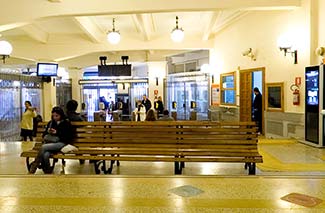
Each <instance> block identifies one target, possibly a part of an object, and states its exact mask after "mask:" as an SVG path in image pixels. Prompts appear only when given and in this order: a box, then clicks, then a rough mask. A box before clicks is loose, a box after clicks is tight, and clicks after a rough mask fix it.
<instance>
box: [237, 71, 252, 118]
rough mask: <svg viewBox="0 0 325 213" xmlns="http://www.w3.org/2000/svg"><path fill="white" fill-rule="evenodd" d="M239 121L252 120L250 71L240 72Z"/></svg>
mask: <svg viewBox="0 0 325 213" xmlns="http://www.w3.org/2000/svg"><path fill="white" fill-rule="evenodd" d="M239 85H240V121H251V120H252V72H240V82H239Z"/></svg>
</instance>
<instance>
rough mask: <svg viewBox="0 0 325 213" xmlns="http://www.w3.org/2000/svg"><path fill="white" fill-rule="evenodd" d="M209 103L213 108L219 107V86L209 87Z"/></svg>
mask: <svg viewBox="0 0 325 213" xmlns="http://www.w3.org/2000/svg"><path fill="white" fill-rule="evenodd" d="M211 96H212V97H211V103H212V105H213V106H219V104H220V87H219V84H212V85H211Z"/></svg>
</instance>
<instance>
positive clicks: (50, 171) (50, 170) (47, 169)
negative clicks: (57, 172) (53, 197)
mask: <svg viewBox="0 0 325 213" xmlns="http://www.w3.org/2000/svg"><path fill="white" fill-rule="evenodd" d="M53 170H54V168H53V167H52V166H51V167H49V168H43V172H44V174H52V173H53Z"/></svg>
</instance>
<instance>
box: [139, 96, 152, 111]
mask: <svg viewBox="0 0 325 213" xmlns="http://www.w3.org/2000/svg"><path fill="white" fill-rule="evenodd" d="M142 98H143V99H142V102H141V103H142V104H143V106H145V108H146V112H148V110H149V109H150V108H151V101H150V100H149V99H148V98H147V96H146V95H143V97H142Z"/></svg>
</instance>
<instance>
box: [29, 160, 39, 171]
mask: <svg viewBox="0 0 325 213" xmlns="http://www.w3.org/2000/svg"><path fill="white" fill-rule="evenodd" d="M37 168H38V165H37V162H35V161H33V162H32V164H31V165H30V168H29V174H35V172H36V170H37Z"/></svg>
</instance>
